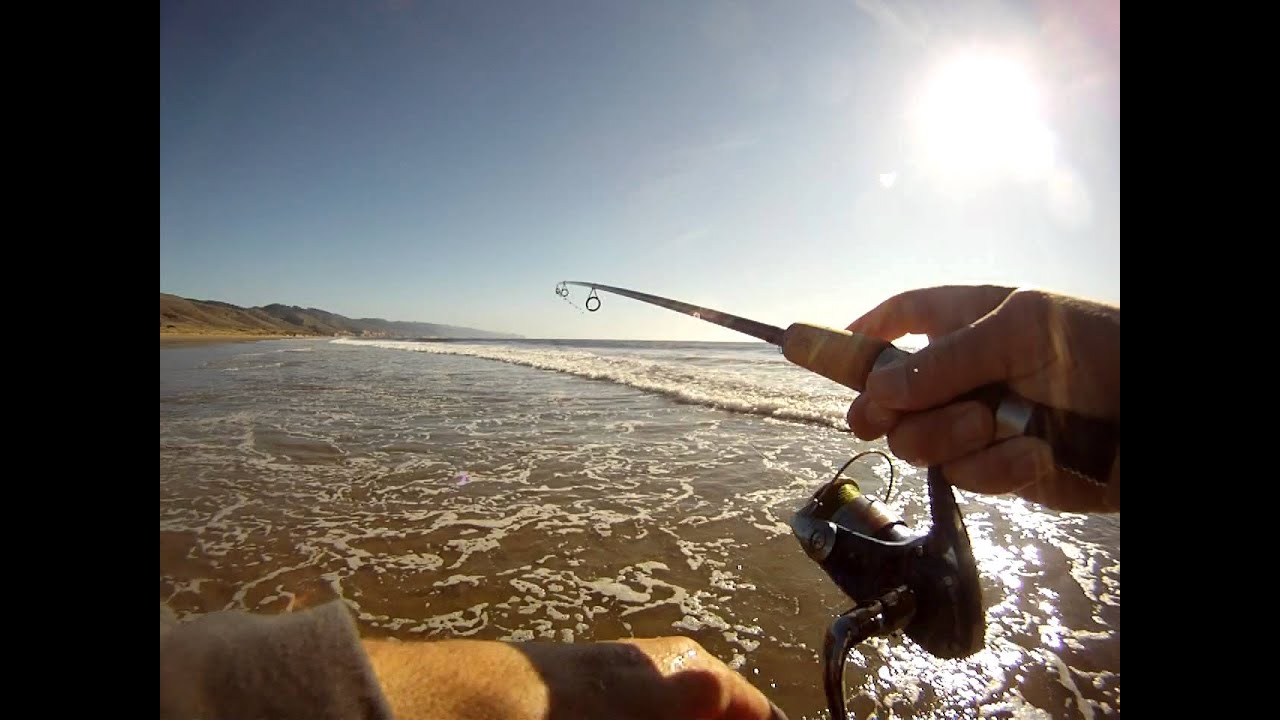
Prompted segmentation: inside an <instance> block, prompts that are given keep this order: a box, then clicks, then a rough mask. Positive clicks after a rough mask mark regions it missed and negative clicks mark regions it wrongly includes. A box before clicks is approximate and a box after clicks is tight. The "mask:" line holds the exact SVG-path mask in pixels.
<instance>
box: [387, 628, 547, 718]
mask: <svg viewBox="0 0 1280 720" xmlns="http://www.w3.org/2000/svg"><path fill="white" fill-rule="evenodd" d="M362 643H363V645H364V649H365V653H366V654H367V655H368V657H369V662H370V664H371V665H372V666H373V672H374V674H375V676H376V677H377V678H378V683H379V685H381V686H382V690H383V693H384V694H385V696H386V698H387V701H388V702H389V703H390V705H391V710H392V712H393V713H395V716H396V717H397V718H406V719H408V718H427V717H430V718H440V719H441V720H454V719H461V718H468V719H474V720H490V719H492V720H497V719H498V718H502V719H503V720H524V719H525V718H528V719H529V720H534V719H535V718H536V719H538V720H541V719H542V718H544V717H546V713H547V708H548V705H549V698H550V693H549V691H548V689H547V685H546V683H545V682H544V680H543V678H542V677H541V676H540V675H539V673H538V671H537V669H536V668H535V667H534V666H533V664H532V663H531V662H530V661H529V659H528V657H526V656H525V654H523V653H521V652H520V651H519V650H517V649H516V648H515V647H513V646H512V645H509V644H507V643H502V642H493V641H481V640H442V641H438V642H408V643H405V642H395V641H391V640H369V639H366V640H363V641H362Z"/></svg>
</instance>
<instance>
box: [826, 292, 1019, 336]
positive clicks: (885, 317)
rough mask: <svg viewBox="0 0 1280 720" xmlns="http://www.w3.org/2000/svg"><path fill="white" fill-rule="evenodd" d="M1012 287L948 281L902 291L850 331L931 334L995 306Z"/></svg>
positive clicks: (955, 326) (961, 324)
mask: <svg viewBox="0 0 1280 720" xmlns="http://www.w3.org/2000/svg"><path fill="white" fill-rule="evenodd" d="M1011 292H1013V289H1012V288H1004V287H995V286H991V285H983V286H978V287H965V286H955V285H946V286H941V287H932V288H923V289H920V290H910V291H908V292H904V293H899V294H898V295H895V296H893V297H891V298H889V299H888V300H886V301H884V302H882V303H880V304H879V305H878V306H876V307H875V309H873V310H871V312H868V313H866V314H865V315H863V316H862V317H860V318H858V319H857V320H854V321H853V322H852V323H850V324H849V327H848V330H849V331H850V332H856V333H862V334H864V335H871V336H873V337H877V338H880V339H881V340H888V341H889V342H893V341H894V340H897V339H898V338H900V337H902V336H903V335H907V334H911V333H918V334H922V335H929V336H931V337H933V336H938V335H943V334H945V333H949V332H951V331H953V330H956V329H958V328H962V327H964V326H966V325H968V324H970V323H972V322H974V321H976V320H978V318H981V317H982V316H984V315H986V314H987V313H989V312H991V311H992V310H994V309H995V308H996V307H998V306H999V305H1000V303H1001V302H1003V301H1004V299H1005V298H1006V297H1008V296H1009V294H1010V293H1011Z"/></svg>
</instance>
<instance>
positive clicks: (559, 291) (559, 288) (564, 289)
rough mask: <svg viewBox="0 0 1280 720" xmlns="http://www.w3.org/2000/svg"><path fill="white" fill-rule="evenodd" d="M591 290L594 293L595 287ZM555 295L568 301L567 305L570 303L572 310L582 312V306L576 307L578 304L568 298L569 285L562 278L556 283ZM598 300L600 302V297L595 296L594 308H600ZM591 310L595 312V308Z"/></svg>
mask: <svg viewBox="0 0 1280 720" xmlns="http://www.w3.org/2000/svg"><path fill="white" fill-rule="evenodd" d="M591 292H592V293H593V294H594V293H595V289H594V288H593V289H592V291H591ZM556 295H558V296H560V299H561V300H564V301H565V302H567V303H569V305H570V306H571V307H572V308H573V309H574V310H577V311H578V312H583V310H582V308H580V307H578V305H577V304H575V303H574V302H573V301H572V300H570V299H569V286H568V285H567V284H565V282H564V281H563V280H562V281H560V283H559V284H558V285H556ZM599 302H600V298H598V297H597V298H596V310H598V309H600V305H599ZM591 312H595V310H592V311H591Z"/></svg>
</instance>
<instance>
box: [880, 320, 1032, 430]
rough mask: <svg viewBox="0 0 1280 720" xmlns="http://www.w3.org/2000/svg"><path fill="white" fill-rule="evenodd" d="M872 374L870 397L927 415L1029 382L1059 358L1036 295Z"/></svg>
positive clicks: (899, 408)
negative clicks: (986, 391)
mask: <svg viewBox="0 0 1280 720" xmlns="http://www.w3.org/2000/svg"><path fill="white" fill-rule="evenodd" d="M1025 297H1027V298H1028V299H1027V300H1026V301H1019V302H1017V303H1014V302H1010V303H1006V304H1005V305H1002V306H1001V307H1000V308H999V309H998V310H997V311H996V312H993V313H991V314H989V315H987V316H986V317H984V318H982V319H981V320H979V321H978V322H976V323H974V324H973V325H970V326H968V327H965V328H962V329H960V330H957V331H955V332H953V333H951V334H949V335H947V336H945V337H943V338H941V339H939V340H938V341H937V342H935V343H932V344H930V345H929V346H928V347H926V348H924V349H923V350H920V351H918V352H915V353H912V354H910V355H907V356H905V357H903V358H901V359H900V360H898V361H896V362H893V363H891V364H889V365H887V366H885V367H882V368H880V369H878V370H876V371H874V372H872V373H871V375H869V376H868V377H867V388H866V392H865V393H864V394H865V395H869V396H870V399H871V400H874V401H876V402H878V403H880V404H881V405H884V406H886V407H890V408H893V409H895V410H924V409H926V408H930V407H935V406H937V405H941V404H943V403H945V402H947V401H948V400H951V399H952V398H955V397H958V396H960V395H962V394H964V393H966V392H968V391H970V390H973V389H975V388H978V387H981V386H983V385H987V384H989V383H994V382H997V381H1009V380H1012V379H1014V378H1021V377H1026V376H1029V375H1032V374H1034V373H1035V372H1037V371H1039V370H1041V369H1043V368H1044V367H1045V366H1046V365H1047V364H1049V363H1051V362H1052V361H1053V358H1054V353H1055V348H1054V346H1053V345H1052V344H1051V343H1044V342H1037V340H1038V339H1039V338H1040V336H1041V334H1042V333H1043V332H1044V327H1043V323H1042V322H1041V318H1039V317H1038V316H1037V311H1038V310H1042V309H1043V308H1042V307H1039V306H1037V304H1036V300H1035V298H1034V297H1032V296H1029V295H1028V296H1025Z"/></svg>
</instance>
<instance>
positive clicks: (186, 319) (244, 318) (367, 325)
mask: <svg viewBox="0 0 1280 720" xmlns="http://www.w3.org/2000/svg"><path fill="white" fill-rule="evenodd" d="M160 334H161V335H162V336H163V335H249V336H252V335H263V336H273V335H282V336H333V335H346V336H354V337H378V338H513V337H519V336H518V335H511V334H506V333H496V332H490V331H488V330H477V329H475V328H466V327H456V326H453V325H437V324H435V323H422V322H404V321H395V320H383V319H381V318H359V319H354V318H349V317H343V316H342V315H337V314H335V313H331V312H328V311H325V310H318V309H316V308H300V307H295V306H292V305H280V304H278V303H273V304H271V305H266V306H263V307H251V308H243V307H240V306H238V305H232V304H231V303H225V302H218V301H216V300H192V299H189V298H184V297H178V296H177V295H169V294H167V293H160Z"/></svg>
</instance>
